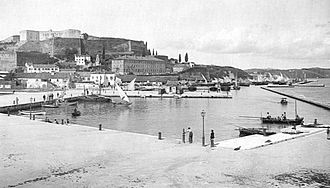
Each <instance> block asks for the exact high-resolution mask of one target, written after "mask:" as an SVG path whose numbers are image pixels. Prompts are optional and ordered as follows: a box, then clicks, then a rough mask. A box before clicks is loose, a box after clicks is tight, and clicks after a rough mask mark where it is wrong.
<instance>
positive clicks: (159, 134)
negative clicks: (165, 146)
mask: <svg viewBox="0 0 330 188" xmlns="http://www.w3.org/2000/svg"><path fill="white" fill-rule="evenodd" d="M161 139H162V133H161V132H158V140H161Z"/></svg>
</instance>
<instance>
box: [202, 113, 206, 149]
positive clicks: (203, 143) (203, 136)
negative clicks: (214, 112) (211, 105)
mask: <svg viewBox="0 0 330 188" xmlns="http://www.w3.org/2000/svg"><path fill="white" fill-rule="evenodd" d="M205 115H206V112H205V111H204V110H202V112H201V116H202V118H203V134H202V146H205V131H204V117H205Z"/></svg>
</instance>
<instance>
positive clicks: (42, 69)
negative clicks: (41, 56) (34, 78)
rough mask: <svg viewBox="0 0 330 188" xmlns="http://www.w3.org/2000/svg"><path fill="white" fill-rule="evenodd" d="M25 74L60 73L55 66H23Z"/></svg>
mask: <svg viewBox="0 0 330 188" xmlns="http://www.w3.org/2000/svg"><path fill="white" fill-rule="evenodd" d="M24 72H26V73H43V72H47V73H55V72H60V69H59V68H58V66H56V65H46V64H27V63H26V64H25V71H24Z"/></svg>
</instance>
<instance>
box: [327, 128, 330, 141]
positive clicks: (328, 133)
mask: <svg viewBox="0 0 330 188" xmlns="http://www.w3.org/2000/svg"><path fill="white" fill-rule="evenodd" d="M327 139H328V140H330V127H328V129H327Z"/></svg>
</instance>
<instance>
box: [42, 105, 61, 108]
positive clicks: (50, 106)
mask: <svg viewBox="0 0 330 188" xmlns="http://www.w3.org/2000/svg"><path fill="white" fill-rule="evenodd" d="M41 106H42V107H44V108H58V107H60V106H59V105H56V104H43V105H41Z"/></svg>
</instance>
